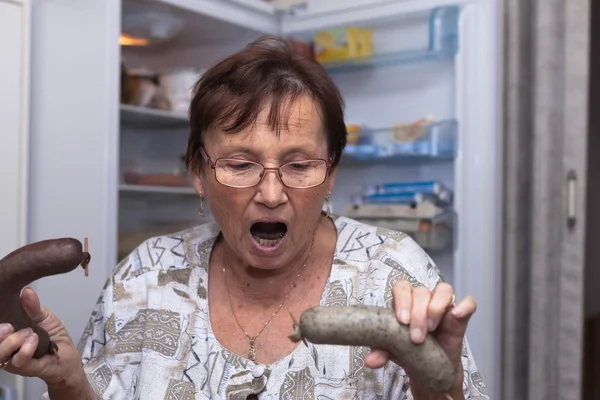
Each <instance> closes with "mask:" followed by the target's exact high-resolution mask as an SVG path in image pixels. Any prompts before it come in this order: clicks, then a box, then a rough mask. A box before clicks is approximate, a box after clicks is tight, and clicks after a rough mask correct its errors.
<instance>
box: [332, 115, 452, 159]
mask: <svg viewBox="0 0 600 400" xmlns="http://www.w3.org/2000/svg"><path fill="white" fill-rule="evenodd" d="M402 129H407V128H394V127H390V128H383V129H362V130H361V131H360V133H359V135H358V136H359V137H358V139H357V143H356V144H350V145H347V146H346V148H345V149H344V154H343V157H342V158H343V160H344V161H345V162H353V163H354V162H359V163H362V162H369V163H373V162H394V163H396V162H398V163H402V162H415V161H448V160H452V159H454V157H455V155H456V142H457V137H458V122H457V121H456V120H453V119H450V120H443V121H438V122H433V123H430V124H428V125H426V126H424V127H423V128H417V129H420V130H419V131H418V137H416V138H415V139H414V140H405V141H402V140H399V138H398V135H395V134H394V133H395V132H398V131H401V132H400V134H402ZM408 129H412V128H408ZM394 137H396V139H394Z"/></svg>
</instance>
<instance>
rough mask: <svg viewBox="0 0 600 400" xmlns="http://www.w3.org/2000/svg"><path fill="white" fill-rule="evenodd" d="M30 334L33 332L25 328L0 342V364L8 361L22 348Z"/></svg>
mask: <svg viewBox="0 0 600 400" xmlns="http://www.w3.org/2000/svg"><path fill="white" fill-rule="evenodd" d="M32 334H33V331H32V330H31V328H26V329H22V330H20V331H18V332H15V333H11V334H9V335H7V336H6V337H5V338H4V339H3V340H2V341H0V362H5V361H6V360H8V359H10V358H11V356H12V355H13V354H14V353H15V352H16V351H18V350H19V349H20V348H21V347H22V346H23V344H24V343H25V341H26V340H27V338H28V337H29V336H31V335H32ZM13 361H14V358H13ZM11 363H12V361H11Z"/></svg>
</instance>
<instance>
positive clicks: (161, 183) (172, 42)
mask: <svg viewBox="0 0 600 400" xmlns="http://www.w3.org/2000/svg"><path fill="white" fill-rule="evenodd" d="M85 3H86V4H85V5H84V4H80V3H78V6H77V7H75V6H72V5H67V2H65V1H56V2H51V3H44V4H43V5H42V4H41V3H40V4H39V5H37V8H38V10H37V11H36V15H37V16H38V19H39V26H36V29H37V32H36V33H35V36H34V37H35V38H36V40H39V42H36V46H35V48H34V55H36V56H37V57H38V63H36V67H35V69H34V71H33V78H34V82H35V84H34V93H36V97H37V99H35V100H34V101H33V103H32V104H33V109H32V121H35V123H34V124H33V125H32V136H33V137H35V138H36V144H35V145H32V157H33V158H34V160H32V161H31V165H32V178H31V179H32V183H31V196H32V205H31V207H30V216H31V219H32V220H31V222H30V226H31V227H32V232H31V233H30V235H29V237H28V239H29V240H40V239H42V238H48V237H56V236H62V235H68V236H74V237H76V238H79V239H83V237H89V239H90V252H91V254H92V262H91V269H90V277H89V278H85V279H84V278H82V276H80V274H77V273H73V274H69V275H65V276H61V277H57V278H55V279H49V280H46V281H42V282H40V283H39V285H38V286H37V287H38V288H39V289H40V290H41V291H42V293H43V295H44V299H46V300H47V303H48V304H49V305H50V306H52V307H55V308H56V310H57V312H58V313H59V314H60V315H61V316H65V318H66V324H67V327H68V329H69V330H72V332H74V336H75V337H74V338H75V340H78V338H79V335H80V334H81V332H82V330H83V327H84V325H85V323H86V322H87V318H88V316H89V313H90V311H91V308H92V306H93V304H94V303H95V300H96V298H97V295H98V293H99V290H100V288H101V286H102V285H103V284H104V281H105V279H106V278H107V276H108V275H109V274H110V273H111V271H112V269H113V268H114V267H115V265H116V264H117V263H118V261H119V260H120V259H121V258H122V257H124V256H125V255H126V254H127V253H128V252H129V251H131V250H132V249H133V247H135V246H136V245H137V244H139V243H140V242H141V241H142V240H144V239H146V238H149V237H152V236H155V235H160V234H165V233H170V232H174V231H176V230H179V229H182V228H185V227H188V226H192V225H195V224H198V223H202V222H205V221H207V220H209V219H210V212H208V213H207V216H206V217H205V218H202V219H201V218H199V216H198V214H197V208H198V204H199V203H198V197H197V196H196V195H195V193H194V191H193V189H192V188H191V187H190V185H189V180H188V177H187V176H186V173H185V171H184V170H183V165H182V160H181V156H182V155H183V153H184V151H185V146H186V139H187V133H188V132H187V130H188V126H187V117H186V96H189V93H188V91H186V88H188V87H189V85H190V82H193V81H194V80H195V79H196V78H197V77H198V76H200V75H201V74H202V71H203V70H204V69H206V68H208V67H210V66H211V65H212V64H213V63H214V62H216V61H217V60H219V59H220V58H221V57H224V56H226V55H228V54H230V53H231V52H233V51H236V50H238V49H240V48H242V47H243V46H244V45H246V44H247V43H249V42H250V41H251V40H253V39H255V38H258V37H259V36H261V35H262V34H268V33H274V34H282V35H284V36H287V37H289V38H294V39H295V40H297V41H301V42H304V43H308V42H311V41H313V40H316V39H315V38H316V37H317V36H319V35H320V39H319V40H320V43H325V44H326V43H337V42H339V31H338V32H337V33H332V32H329V34H326V33H322V31H325V30H329V29H331V28H342V29H343V30H344V31H345V32H348V30H347V29H346V28H348V27H352V28H361V29H363V30H362V31H361V30H358V31H357V32H363V33H359V34H358V36H357V37H358V38H359V39H356V40H358V41H362V40H367V41H368V37H369V36H370V37H371V38H372V39H371V40H372V45H371V46H368V45H367V46H366V48H370V49H371V50H370V51H371V53H370V54H369V55H367V56H365V57H363V58H361V59H359V60H353V61H351V60H348V59H344V60H338V61H333V60H329V61H324V60H323V61H322V62H323V65H325V66H326V68H327V70H328V71H329V72H330V74H331V76H332V77H333V79H334V80H335V81H336V82H337V84H338V85H339V87H340V89H341V91H342V94H343V96H344V100H345V102H346V122H347V124H348V127H349V131H350V132H351V135H350V144H349V146H348V149H347V151H346V153H345V154H344V156H343V160H342V163H341V165H340V167H339V171H338V179H337V182H336V187H335V190H334V193H333V196H332V211H333V212H334V213H336V214H341V215H349V216H352V217H354V218H358V219H362V220H364V221H367V222H369V221H370V222H371V223H373V224H376V225H383V226H388V227H391V228H396V229H401V230H404V231H406V232H407V233H409V234H411V235H412V236H413V237H414V238H415V239H416V240H417V241H418V242H419V243H420V244H421V245H422V246H423V247H424V248H425V249H426V250H427V251H428V253H429V254H430V255H431V256H432V258H433V259H434V261H435V262H436V263H437V264H438V265H439V267H440V269H441V272H442V274H443V275H444V278H445V279H446V280H447V281H448V282H450V283H451V284H453V285H454V286H455V288H456V290H457V298H461V297H463V296H465V295H467V294H471V295H473V296H475V298H476V299H477V301H478V305H479V306H478V312H477V313H476V315H475V317H474V318H473V319H472V320H471V323H470V328H469V331H468V335H469V340H470V344H471V349H472V351H473V352H474V355H475V358H476V360H477V363H478V366H479V369H480V372H481V374H482V377H483V379H484V381H485V382H486V384H487V385H488V388H489V389H490V395H491V398H493V399H496V398H501V397H500V394H499V393H500V391H499V390H500V388H499V372H500V361H499V360H500V353H499V351H500V350H499V349H500V338H499V336H498V334H497V332H499V329H498V324H499V321H500V315H501V313H500V302H499V300H500V284H499V282H500V280H499V276H500V273H499V268H500V263H499V256H498V254H499V246H498V237H499V232H498V229H499V224H498V222H499V211H500V204H499V201H498V200H497V199H499V198H501V196H500V195H499V190H500V182H501V180H500V172H499V171H500V169H499V168H498V163H499V160H500V153H499V151H500V150H499V149H500V147H501V146H500V145H499V144H500V143H501V141H500V138H499V137H498V135H499V130H498V129H497V120H498V111H497V110H498V106H499V103H498V100H497V99H498V94H497V91H498V89H497V87H498V85H499V83H498V81H499V80H498V65H499V64H500V59H499V55H498V54H499V53H500V52H499V49H498V44H497V42H498V37H499V36H498V24H497V21H498V20H499V17H498V11H497V8H498V4H497V3H496V1H493V0H454V1H450V0H405V1H383V0H381V1H370V2H367V1H365V0H353V1H352V4H351V7H349V8H346V9H342V6H344V5H348V3H347V2H342V1H341V0H340V1H332V2H327V6H325V5H321V6H318V5H317V2H314V3H309V5H308V7H302V6H296V7H294V8H293V9H292V11H288V12H282V11H280V10H279V8H278V7H280V6H281V5H282V4H284V3H285V2H281V1H280V2H277V6H274V5H270V4H268V3H266V2H263V1H259V0H156V1H147V0H123V1H119V0H113V1H106V2H85ZM92 3H94V4H92ZM291 3H296V2H291ZM342 3H344V4H342ZM0 4H2V3H1V1H0ZM73 32H85V35H73V34H72V33H73ZM120 34H122V35H121V38H120V40H121V43H122V45H121V46H120V45H119V35H120ZM332 35H333V36H332ZM336 35H338V36H337V37H336ZM361 35H362V36H361ZM66 37H68V38H69V42H70V50H69V51H68V52H57V51H56V46H57V43H60V42H61V41H63V40H64V39H65V38H66ZM365 37H366V38H367V39H365ZM336 39H337V41H336ZM143 42H146V43H145V45H139V44H144V43H143ZM299 46H300V47H301V46H302V45H299ZM361 46H362V45H361ZM57 93H59V94H60V95H57ZM119 93H120V94H119ZM0 99H1V97H0ZM187 101H189V99H188V100H187ZM67 116H68V117H67ZM54 150H55V151H54ZM66 160H69V161H68V162H67V161H66ZM61 163H63V164H61ZM55 191H59V192H58V193H62V194H60V195H56V194H54V193H57V192H55ZM46 206H49V207H51V209H52V213H51V214H49V215H48V214H46V213H44V211H43V210H44V207H46ZM207 211H210V210H207ZM57 287H60V288H61V289H60V291H61V294H67V293H76V296H77V298H78V299H79V301H77V302H73V301H69V302H67V301H62V300H60V299H59V298H58V295H57V293H56V288H57ZM40 390H41V389H40V386H39V385H37V386H36V387H35V390H33V389H32V390H29V389H28V392H27V398H32V399H33V398H39V397H38V396H39V393H38V392H39V391H40Z"/></svg>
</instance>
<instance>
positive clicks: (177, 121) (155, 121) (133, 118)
mask: <svg viewBox="0 0 600 400" xmlns="http://www.w3.org/2000/svg"><path fill="white" fill-rule="evenodd" d="M120 115H121V124H122V125H125V126H131V127H138V128H145V129H152V128H155V129H161V128H162V129H164V128H178V129H179V128H180V129H187V128H188V126H189V120H188V117H187V115H182V114H177V113H173V112H170V111H163V110H156V109H153V108H148V107H139V106H132V105H128V104H121V105H120Z"/></svg>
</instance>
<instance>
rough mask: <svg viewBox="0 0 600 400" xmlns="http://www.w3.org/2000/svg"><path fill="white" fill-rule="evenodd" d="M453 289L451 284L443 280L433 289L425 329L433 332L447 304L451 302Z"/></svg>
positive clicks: (446, 308)
mask: <svg viewBox="0 0 600 400" xmlns="http://www.w3.org/2000/svg"><path fill="white" fill-rule="evenodd" d="M453 296H454V290H453V289H452V286H450V285H449V284H447V283H445V282H441V283H439V284H438V285H437V286H436V287H435V289H434V290H433V296H432V297H431V302H430V303H429V310H428V317H427V330H428V331H429V332H433V331H434V330H436V329H437V327H438V325H439V323H440V321H441V320H442V317H443V316H444V314H445V313H446V311H447V310H448V306H450V305H451V304H452V298H453Z"/></svg>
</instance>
